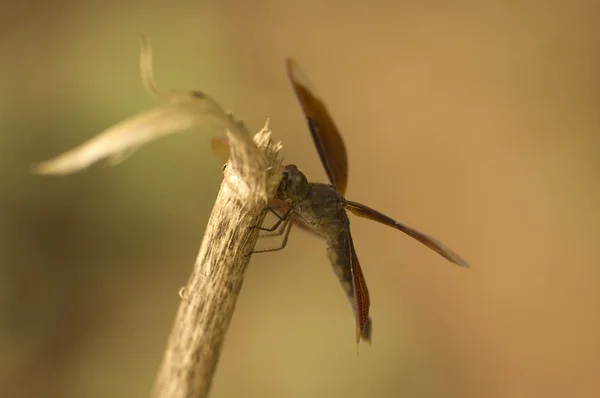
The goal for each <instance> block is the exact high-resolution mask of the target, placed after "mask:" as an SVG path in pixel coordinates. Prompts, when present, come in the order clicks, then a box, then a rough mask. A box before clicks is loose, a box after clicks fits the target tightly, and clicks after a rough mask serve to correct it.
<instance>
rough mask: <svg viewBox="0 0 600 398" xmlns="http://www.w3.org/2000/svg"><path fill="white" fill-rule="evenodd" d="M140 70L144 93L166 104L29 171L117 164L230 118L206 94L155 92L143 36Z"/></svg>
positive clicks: (63, 170)
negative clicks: (153, 144) (144, 148)
mask: <svg viewBox="0 0 600 398" xmlns="http://www.w3.org/2000/svg"><path fill="white" fill-rule="evenodd" d="M140 69H141V75H142V81H143V83H144V87H145V88H146V90H148V92H150V93H151V94H153V95H155V96H158V97H160V98H162V99H164V100H166V101H167V102H168V104H164V105H160V106H157V107H156V108H153V109H150V110H148V111H146V112H143V113H140V114H138V115H136V116H133V117H130V118H128V119H125V120H123V121H122V122H120V123H117V124H115V125H113V126H111V127H109V128H108V129H107V130H105V131H103V132H102V133H100V134H98V135H96V136H95V137H93V138H91V139H89V140H87V141H85V142H84V143H83V144H81V145H79V146H77V147H75V148H73V149H71V150H69V151H67V152H65V153H63V154H61V155H59V156H57V157H55V158H52V159H50V160H47V161H44V162H41V163H40V164H38V165H36V166H35V167H34V168H33V172H34V173H38V174H46V175H66V174H71V173H74V172H77V171H81V170H84V169H86V168H87V167H89V166H90V165H92V164H93V163H95V162H98V161H99V160H102V159H106V158H108V159H109V163H110V164H117V163H119V162H121V161H123V160H124V159H125V158H127V157H128V156H129V155H131V154H132V153H133V152H135V151H136V150H137V149H138V148H140V147H141V146H143V145H145V144H147V143H149V142H151V141H154V140H156V139H158V138H160V137H163V136H166V135H170V134H174V133H178V132H183V131H186V130H189V129H191V128H193V127H201V126H205V125H209V124H211V125H212V124H214V123H216V124H218V125H220V126H222V127H226V126H229V125H230V118H229V117H228V115H227V114H226V112H225V111H224V110H223V108H221V106H219V104H218V103H217V102H216V101H214V100H213V99H212V98H211V97H209V96H208V95H206V94H203V93H201V92H199V91H178V90H169V91H165V92H161V91H159V90H158V89H157V87H156V84H155V83H154V77H153V74H152V47H151V45H150V42H149V40H148V39H147V38H146V37H145V36H142V43H141V54H140Z"/></svg>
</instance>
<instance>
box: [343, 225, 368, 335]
mask: <svg viewBox="0 0 600 398" xmlns="http://www.w3.org/2000/svg"><path fill="white" fill-rule="evenodd" d="M346 236H347V238H346V239H348V248H349V250H350V261H352V264H351V270H352V285H353V288H354V299H355V306H356V313H355V317H356V343H357V344H358V343H359V342H360V338H361V336H362V337H363V339H365V340H366V341H368V342H371V322H370V319H369V306H370V305H371V301H370V300H369V289H367V282H366V281H365V277H364V275H363V273H362V269H361V268H360V263H359V262H358V256H357V255H356V250H354V243H353V242H352V236H351V235H350V232H348V233H347V234H346Z"/></svg>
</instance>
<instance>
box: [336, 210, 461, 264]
mask: <svg viewBox="0 0 600 398" xmlns="http://www.w3.org/2000/svg"><path fill="white" fill-rule="evenodd" d="M344 207H345V208H346V209H347V210H349V211H350V212H351V213H352V214H354V215H357V216H359V217H363V218H367V219H369V220H374V221H377V222H380V223H382V224H385V225H387V226H390V227H392V228H396V229H398V230H400V231H402V232H404V233H405V234H407V235H408V236H410V237H412V238H414V239H416V240H418V241H419V242H421V243H422V244H424V245H425V246H427V247H428V248H430V249H431V250H433V251H435V252H436V253H438V254H439V255H441V256H442V257H444V258H445V259H446V260H448V261H450V262H452V263H454V264H457V265H459V266H461V267H467V268H468V267H469V264H468V263H467V262H466V261H465V260H463V259H462V258H461V257H460V256H459V255H458V254H456V253H455V252H454V251H452V250H451V249H450V248H448V247H447V246H446V245H444V244H443V243H442V242H440V241H439V240H437V239H435V238H432V237H431V236H427V235H425V234H423V233H421V232H419V231H417V230H416V229H413V228H411V227H408V226H406V225H404V224H400V223H399V222H397V221H395V220H393V219H391V218H390V217H388V216H386V215H385V214H383V213H380V212H378V211H377V210H373V209H371V208H370V207H367V206H365V205H362V204H360V203H356V202H350V201H345V202H344Z"/></svg>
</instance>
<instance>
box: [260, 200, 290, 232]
mask: <svg viewBox="0 0 600 398" xmlns="http://www.w3.org/2000/svg"><path fill="white" fill-rule="evenodd" d="M265 211H270V212H271V213H272V214H273V215H275V217H277V222H276V223H275V224H274V225H273V226H272V227H271V228H264V227H262V226H260V225H253V226H251V227H250V228H257V229H258V230H260V231H267V232H273V231H275V230H276V229H277V228H279V226H280V225H281V223H282V222H284V221H286V220H287V219H288V218H289V217H290V213H291V211H292V209H288V211H287V212H286V213H285V214H284V215H283V216H280V215H279V213H277V212H276V211H275V210H273V209H272V208H271V207H267V208H266V209H265ZM274 235H281V233H276V234H274Z"/></svg>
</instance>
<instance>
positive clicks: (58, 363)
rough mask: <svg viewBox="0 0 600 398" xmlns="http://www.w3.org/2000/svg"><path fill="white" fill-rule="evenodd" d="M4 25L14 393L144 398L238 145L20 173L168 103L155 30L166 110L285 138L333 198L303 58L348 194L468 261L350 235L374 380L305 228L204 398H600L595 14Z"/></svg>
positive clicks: (8, 311)
mask: <svg viewBox="0 0 600 398" xmlns="http://www.w3.org/2000/svg"><path fill="white" fill-rule="evenodd" d="M0 21H1V23H0V31H1V33H2V34H1V35H0V88H1V89H0V123H1V126H2V134H0V182H1V187H2V188H1V191H0V192H1V193H0V322H1V323H0V396H2V397H23V398H29V397H68V398H70V397H90V398H93V397H145V396H147V395H148V393H149V391H150V389H151V386H152V383H153V379H154V376H155V374H156V371H157V369H158V365H159V362H160V360H161V356H162V352H163V349H164V347H165V344H166V341H167V337H168V334H169V331H170V328H171V325H172V320H173V318H174V316H175V312H176V309H177V307H178V303H179V300H180V298H179V296H178V291H179V289H180V287H181V286H183V285H184V284H185V283H186V281H187V279H188V276H189V274H190V271H191V269H192V265H193V263H194V260H195V257H196V254H197V251H198V248H199V244H200V241H201V239H202V235H203V231H204V228H205V225H206V222H207V220H208V217H209V214H210V212H211V208H212V205H213V203H214V200H215V197H216V193H217V191H218V189H219V185H220V182H221V180H222V174H221V168H220V167H221V165H220V164H219V163H218V162H217V161H215V159H214V158H213V157H212V155H211V153H210V149H209V148H210V147H209V139H210V137H212V136H216V135H218V134H221V133H222V132H221V131H214V132H206V131H201V132H199V131H194V132H189V133H186V134H180V135H176V136H172V137H168V138H165V139H162V140H160V141H157V142H154V143H152V144H150V145H148V146H146V147H144V148H143V149H141V150H140V151H139V152H137V153H136V154H135V155H134V156H133V157H131V158H129V159H128V160H127V161H125V162H124V163H122V164H120V165H118V166H116V167H108V166H107V165H106V164H104V163H101V164H98V165H95V166H93V167H92V168H91V169H89V170H88V171H86V172H84V173H79V174H76V175H73V176H68V177H64V178H51V177H39V176H33V175H31V174H30V173H29V170H30V167H31V165H32V164H34V163H36V162H39V161H41V160H45V159H48V158H50V157H53V156H55V155H57V154H59V153H61V152H63V151H64V150H67V149H69V148H71V147H73V146H75V145H77V144H79V143H81V142H82V141H84V140H85V139H87V138H89V137H92V136H93V135H95V134H97V133H98V132H100V131H102V130H103V129H105V128H106V127H108V126H110V125H112V124H114V123H116V122H118V121H120V120H122V119H124V118H126V117H128V116H130V115H133V114H136V113H138V112H141V111H143V110H146V109H149V108H151V107H153V106H154V105H156V104H157V100H156V99H155V98H153V97H151V96H149V95H148V94H147V93H146V92H145V91H144V89H143V87H142V84H141V79H140V74H139V68H138V62H139V39H140V34H141V33H145V34H147V35H148V36H149V37H150V38H151V39H152V41H153V46H154V55H155V77H156V80H157V84H158V86H159V87H160V88H162V89H168V88H181V89H199V90H203V91H205V92H207V93H209V94H211V95H212V96H214V97H215V98H216V99H217V100H218V101H219V102H220V103H221V104H222V105H223V106H224V107H225V108H226V109H228V110H231V111H233V112H234V113H235V115H236V116H237V117H238V118H241V119H243V120H245V121H246V122H247V124H248V125H249V126H250V128H251V129H252V130H256V131H258V130H259V129H260V128H261V127H262V125H263V123H264V121H265V119H266V118H267V117H270V118H271V127H272V128H273V130H274V136H275V138H276V139H278V140H281V141H282V142H283V144H284V146H285V152H286V162H289V163H296V164H299V165H300V166H301V168H302V169H303V170H304V171H305V172H306V173H307V175H308V177H309V178H310V179H312V180H314V181H322V182H323V181H325V180H326V177H325V173H324V171H323V169H322V166H321V164H320V162H319V158H318V156H317V153H316V151H315V149H314V147H313V144H312V140H311V138H310V135H309V133H308V130H307V128H306V126H305V123H304V120H303V117H302V115H301V112H300V107H299V105H298V104H297V102H296V98H295V97H294V95H293V92H292V90H291V88H290V85H289V83H288V81H287V78H286V75H285V71H284V58H285V57H286V56H294V57H296V58H297V59H298V61H299V62H300V65H302V67H303V69H304V70H305V71H306V73H307V74H308V75H309V77H310V78H311V80H312V82H313V83H314V85H315V87H316V88H317V89H318V90H319V93H320V94H321V96H322V97H323V98H324V99H325V101H326V103H327V104H328V106H329V109H330V111H331V113H332V115H333V117H334V119H335V120H336V122H337V124H338V127H339V128H340V130H341V131H342V134H343V137H344V140H345V142H346V145H347V149H348V155H349V160H350V184H349V189H348V194H347V197H348V198H349V199H351V200H354V201H359V202H362V203H365V204H367V205H369V206H371V207H374V208H376V209H378V210H380V211H382V212H385V213H387V214H389V215H390V216H392V217H394V218H396V219H398V220H400V221H401V222H405V223H407V224H408V225H411V226H414V227H416V228H418V229H420V230H422V231H423V232H425V233H428V234H430V235H432V236H435V237H437V238H439V239H440V240H442V241H443V242H444V243H446V244H447V245H448V246H450V247H452V248H453V249H454V250H456V251H457V252H459V253H460V254H461V255H462V256H464V257H465V258H466V259H467V260H468V261H470V263H471V264H472V269H469V270H465V269H459V268H458V267H456V266H454V265H452V264H449V263H447V262H446V261H445V260H443V259H442V258H440V257H439V256H438V255H436V254H435V253H434V252H432V251H430V250H428V249H426V248H425V247H423V246H422V245H420V244H418V243H417V242H415V241H413V240H411V239H409V238H408V237H406V236H404V235H403V234H401V233H399V232H398V231H395V230H392V229H390V228H386V227H383V226H381V225H379V224H376V223H373V222H369V221H367V220H363V219H358V218H352V231H353V236H354V242H355V245H356V249H357V251H358V255H359V258H360V259H361V263H362V266H363V271H364V273H365V277H366V279H367V282H368V283H369V288H370V292H371V311H372V312H371V313H372V317H373V320H374V321H373V322H374V334H373V344H372V345H371V346H369V345H361V347H360V355H359V356H358V357H357V355H356V346H355V343H354V323H353V322H354V321H353V317H352V313H351V311H350V307H349V305H348V303H347V301H346V298H345V296H344V294H343V292H342V290H341V288H340V286H339V283H338V281H337V279H336V278H335V276H334V274H333V272H332V270H331V267H330V265H329V264H328V262H327V257H326V254H325V247H324V244H323V242H321V241H320V240H318V239H316V238H314V237H312V236H310V235H308V234H306V233H305V232H303V231H301V230H294V231H293V232H292V235H291V241H290V243H289V245H288V246H287V248H286V250H284V251H281V252H276V253H271V254H268V255H267V254H262V255H258V256H255V257H254V258H252V260H251V263H250V267H249V269H248V272H247V276H246V281H245V284H244V287H243V289H242V293H241V296H240V298H239V301H238V305H237V309H236V313H235V315H234V318H233V321H232V324H231V328H230V330H229V334H228V336H227V340H226V343H225V346H224V350H223V353H222V357H221V360H220V364H219V368H218V371H217V374H216V377H215V379H214V384H213V390H212V397H235V396H240V395H243V396H247V397H292V398H294V397H315V398H316V397H344V398H349V397H401V396H406V397H438V396H439V397H489V398H495V397H564V396H577V397H597V396H599V394H600V381H599V380H598V374H599V371H600V360H599V359H598V357H599V354H600V342H599V340H600V339H599V335H600V311H598V309H599V308H598V307H599V306H598V304H599V303H600V289H598V285H599V283H600V270H599V269H598V261H599V260H600V245H599V244H598V243H597V237H598V236H599V233H600V227H599V226H598V225H599V223H600V211H599V206H598V200H599V199H600V188H599V186H598V184H597V180H598V177H599V173H600V162H599V161H598V159H599V157H598V151H599V150H600V136H599V134H598V128H599V127H600V112H599V108H598V107H599V105H600V94H599V93H600V77H599V76H600V74H599V73H598V70H600V47H598V26H599V24H600V5H599V4H598V3H597V2H595V1H592V0H588V1H586V0H578V1H576V0H573V1H566V0H563V1H555V2H536V1H533V0H524V1H520V2H508V1H506V2H485V1H483V2H482V1H475V0H457V1H453V2H440V1H425V2H423V1H396V2H392V1H377V0H376V1H371V2H367V1H354V0H345V1H341V0H338V1H322V0H321V1H319V0H305V1H302V2H297V1H273V0H257V1H253V2H246V1H242V0H226V1H200V0H197V1H174V2H169V4H168V5H167V4H166V3H163V2H159V1H155V0H149V1H144V2H141V1H139V2H133V1H130V2H122V3H117V2H115V3H112V2H103V3H99V2H95V3H93V2H77V1H54V2H44V1H21V2H4V3H3V4H2V12H1V13H0ZM211 134H212V135H211ZM298 286H302V291H303V294H301V295H299V294H297V292H298Z"/></svg>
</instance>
